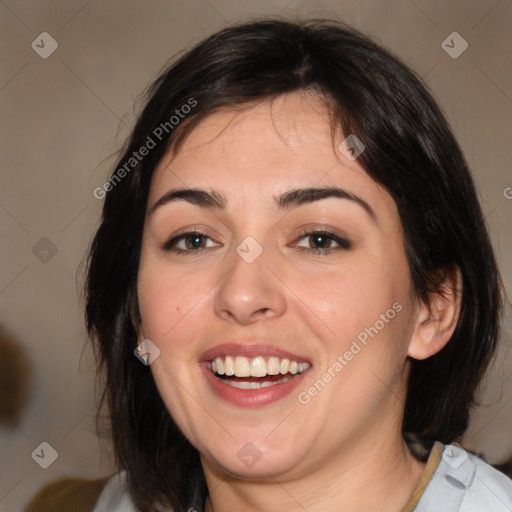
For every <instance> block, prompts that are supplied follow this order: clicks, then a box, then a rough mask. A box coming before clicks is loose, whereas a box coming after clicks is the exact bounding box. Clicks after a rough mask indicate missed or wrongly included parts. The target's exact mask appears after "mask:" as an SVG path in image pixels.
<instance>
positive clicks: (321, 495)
mask: <svg viewBox="0 0 512 512" xmlns="http://www.w3.org/2000/svg"><path fill="white" fill-rule="evenodd" d="M392 423H393V424H394V425H391V426H392V427H393V429H394V430H395V432H394V433H392V432H389V431H388V432H383V431H382V425H381V428H380V429H379V432H378V435H377V433H374V434H375V436H368V435H365V436H364V437H362V436H361V437H360V438H359V440H354V439H350V440H349V441H348V442H346V443H345V444H344V445H343V446H340V447H339V448H338V450H337V452H336V453H335V454H334V455H333V456H332V457H331V458H330V459H329V461H325V463H323V464H322V465H321V466H319V467H316V468H314V469H313V470H312V471H311V470H310V471H304V472H303V473H302V475H300V476H298V477H293V478H285V477H284V475H283V476H278V477H273V476H271V475H269V478H268V479H267V480H265V481H261V480H258V481H247V480H238V479H236V478H235V477H233V476H231V475H227V474H226V473H224V472H220V471H218V470H216V469H214V468H212V467H211V466H210V465H209V464H207V463H205V461H202V463H203V470H204V472H205V477H206V482H207V485H208V489H210V494H209V496H208V498H207V500H206V504H205V512H227V511H229V510H244V511H247V512H282V511H283V510H286V511H289V512H299V511H300V512H303V511H304V510H308V511H309V512H320V511H322V512H326V511H331V510H333V511H334V510H335V511H336V512H348V511H350V512H367V511H368V510H379V511H381V512H399V511H401V510H403V509H404V507H405V506H406V504H407V502H408V501H409V499H410V496H411V495H412V493H413V491H414V488H415V487H416V485H417V483H418V481H419V479H420V477H421V474H422V472H423V469H424V467H425V464H424V463H421V462H419V461H417V460H416V459H415V458H414V457H413V456H412V455H411V454H410V452H409V449H408V448H407V445H406V443H405V441H403V439H402V436H401V434H400V432H399V431H398V432H396V430H397V425H396V424H395V422H392ZM355 441H357V442H355Z"/></svg>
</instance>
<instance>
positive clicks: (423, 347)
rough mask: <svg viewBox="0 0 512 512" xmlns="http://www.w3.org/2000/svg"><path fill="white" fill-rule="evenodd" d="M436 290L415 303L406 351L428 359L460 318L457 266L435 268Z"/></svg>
mask: <svg viewBox="0 0 512 512" xmlns="http://www.w3.org/2000/svg"><path fill="white" fill-rule="evenodd" d="M438 282H439V285H438V290H437V291H432V292H429V295H428V304H425V303H424V302H421V303H420V304H419V305H418V312H417V318H416V325H415V327H414V332H413V334H412V337H411V341H410V343H409V349H408V351H407V355H408V356H409V357H412V358H413V359H427V358H428V357H430V356H432V355H434V354H437V353H438V352H439V351H440V350H441V349H442V348H443V347H444V346H445V345H446V344H447V343H448V341H449V340H450V338H451V337H452V334H453V331H454V330H455V327H456V325H457V321H458V319H459V314H460V308H461V302H462V276H461V272H460V269H459V268H458V267H457V266H453V267H447V268H444V269H442V270H440V271H439V272H438Z"/></svg>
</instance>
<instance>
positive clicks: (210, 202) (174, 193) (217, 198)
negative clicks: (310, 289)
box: [148, 187, 376, 221]
mask: <svg viewBox="0 0 512 512" xmlns="http://www.w3.org/2000/svg"><path fill="white" fill-rule="evenodd" d="M332 197H334V198H338V199H347V200H349V201H353V202H354V203H356V204H358V205H359V206H361V207H362V208H364V210H365V211H366V212H367V213H368V215H369V216H370V217H371V218H372V219H373V220H374V221H375V220H376V216H375V212H374V211H373V209H372V208H371V206H370V205H369V204H368V203H367V202H366V201H365V200H364V199H361V198H360V197H359V196H356V195H355V194H353V193H352V192H348V191H347V190H344V189H342V188H338V187H309V188H298V189H292V190H288V191H286V192H284V193H283V194H281V195H280V196H279V197H277V198H275V203H276V205H277V207H278V209H279V210H289V209H291V208H296V207H298V206H302V205H305V204H310V203H314V202H316V201H321V200H322V199H328V198H332ZM174 201H186V202H188V203H190V204H193V205H196V206H200V207H202V208H215V209H218V210H224V209H225V208H226V205H227V202H228V201H227V199H226V197H225V196H223V195H222V194H221V193H220V192H217V191H215V190H203V189H199V188H181V189H172V190H169V191H168V192H166V193H165V194H164V195H163V196H162V197H161V198H160V199H158V201H156V203H155V204H154V205H153V206H152V207H151V208H150V209H149V212H148V217H149V216H151V215H153V213H154V212H155V210H157V209H158V208H160V207H161V206H164V205H166V204H169V203H172V202H174Z"/></svg>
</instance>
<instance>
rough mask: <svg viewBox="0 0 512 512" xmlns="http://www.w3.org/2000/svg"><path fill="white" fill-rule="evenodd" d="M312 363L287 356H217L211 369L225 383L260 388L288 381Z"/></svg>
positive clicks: (247, 387)
mask: <svg viewBox="0 0 512 512" xmlns="http://www.w3.org/2000/svg"><path fill="white" fill-rule="evenodd" d="M310 367H311V365H310V364H309V363H308V362H305V361H304V362H302V361H292V360H290V359H287V358H279V357H263V356H258V357H254V358H247V357H243V356H229V355H228V356H224V357H216V358H215V359H213V360H212V361H211V362H210V365H209V369H210V371H211V372H212V373H213V375H215V377H217V378H218V379H220V380H222V382H223V383H225V384H227V385H228V386H231V387H234V388H238V389H259V388H264V387H269V386H275V385H277V384H282V383H283V382H288V381H289V380H292V379H294V378H296V377H298V376H299V375H301V374H302V373H304V372H305V371H306V370H307V369H308V368H310Z"/></svg>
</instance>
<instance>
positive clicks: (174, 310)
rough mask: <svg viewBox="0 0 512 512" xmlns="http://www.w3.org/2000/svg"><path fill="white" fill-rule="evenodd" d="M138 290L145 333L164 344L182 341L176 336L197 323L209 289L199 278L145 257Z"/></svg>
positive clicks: (202, 279) (200, 277)
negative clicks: (165, 342) (164, 342)
mask: <svg viewBox="0 0 512 512" xmlns="http://www.w3.org/2000/svg"><path fill="white" fill-rule="evenodd" d="M137 289H138V298H139V306H140V310H141V315H142V324H143V328H144V334H145V335H146V336H147V337H148V338H150V339H151V336H153V337H154V338H155V339H158V340H162V341H165V340H167V339H170V340H173V339H174V340H176V339H181V338H182V336H176V334H177V333H179V332H180V331H183V329H184V328H186V326H187V325H190V323H194V322H197V317H198V316H200V315H201V310H202V308H203V306H204V301H203V298H206V297H207V294H208V290H209V289H211V286H209V282H208V280H207V279H204V276H202V275H198V274H197V273H196V274H192V273H187V272H179V271H177V270H176V268H174V269H171V268H170V267H169V266H166V265H165V264H163V263H161V262H158V261H155V260H153V261H152V260H151V259H149V258H148V259H146V260H142V262H141V266H140V270H139V275H138V287H137Z"/></svg>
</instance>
